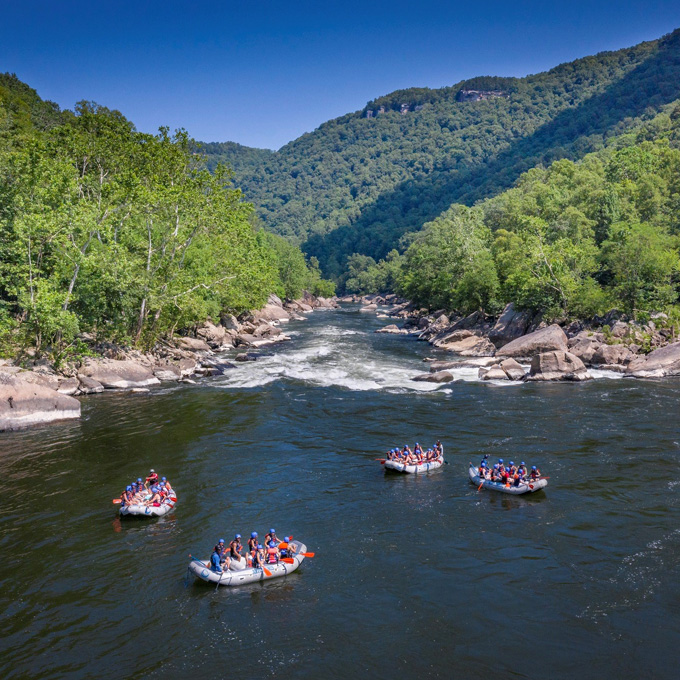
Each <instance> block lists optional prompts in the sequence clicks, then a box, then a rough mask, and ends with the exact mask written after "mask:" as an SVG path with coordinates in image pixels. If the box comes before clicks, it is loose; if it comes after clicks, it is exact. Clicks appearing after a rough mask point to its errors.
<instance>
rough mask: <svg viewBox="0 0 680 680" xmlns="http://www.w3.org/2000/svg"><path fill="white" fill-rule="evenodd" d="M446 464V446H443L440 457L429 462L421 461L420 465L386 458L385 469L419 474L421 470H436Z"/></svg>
mask: <svg viewBox="0 0 680 680" xmlns="http://www.w3.org/2000/svg"><path fill="white" fill-rule="evenodd" d="M442 465H444V447H442V452H441V455H440V456H439V458H435V460H431V461H430V462H429V463H420V464H419V465H404V464H403V463H400V462H399V461H396V460H386V461H385V469H386V470H394V471H395V472H406V473H408V474H410V475H417V474H420V473H421V472H429V471H430V470H436V469H437V468H440V467H441V466H442Z"/></svg>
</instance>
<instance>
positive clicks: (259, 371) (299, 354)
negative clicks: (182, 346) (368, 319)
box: [216, 325, 621, 394]
mask: <svg viewBox="0 0 680 680" xmlns="http://www.w3.org/2000/svg"><path fill="white" fill-rule="evenodd" d="M369 333H370V330H368V331H361V330H355V329H350V328H342V327H339V326H336V325H328V326H322V327H320V328H319V327H316V328H314V329H310V330H309V331H308V332H305V329H304V328H303V329H301V330H295V331H293V332H291V333H289V335H291V336H292V335H294V336H295V339H294V340H293V341H292V342H291V343H286V344H279V345H276V346H274V347H272V348H271V351H272V354H269V355H263V356H261V358H259V359H258V360H257V361H252V362H244V363H241V364H239V365H238V368H235V369H232V370H230V371H229V372H228V373H227V374H225V375H224V376H223V377H221V378H219V379H218V381H216V382H217V384H218V385H219V386H221V387H223V388H225V389H229V388H232V389H233V388H246V389H247V388H254V387H261V386H263V385H266V384H268V383H271V382H274V381H276V380H290V381H296V382H303V383H307V384H309V385H313V386H318V387H333V386H335V387H344V388H346V389H349V390H356V391H368V390H385V391H396V392H404V391H407V392H434V391H437V390H439V391H441V392H442V393H444V394H451V393H452V392H453V391H454V390H455V382H461V381H462V382H486V381H480V379H479V367H477V366H462V367H461V368H455V367H454V368H449V369H447V370H448V371H449V372H450V373H451V374H452V375H453V379H454V383H451V382H449V383H432V382H414V381H413V380H412V378H413V377H414V376H416V375H419V374H422V373H426V372H427V370H428V367H427V366H425V365H423V364H422V362H421V361H420V358H421V357H419V356H418V353H417V352H416V351H414V352H413V355H412V356H411V357H406V358H405V357H404V356H403V355H397V354H394V353H393V352H392V351H391V349H390V344H389V343H386V344H385V347H384V349H380V348H377V349H376V348H374V346H373V344H372V343H371V342H370V341H367V339H366V336H367V335H369ZM403 340H404V342H408V339H403ZM414 349H415V346H414ZM591 375H593V377H594V378H596V379H600V378H616V379H618V378H621V374H619V373H614V372H613V371H601V370H592V371H591ZM486 384H489V385H491V386H494V387H521V386H522V385H523V383H522V382H515V381H510V380H492V381H488V382H486Z"/></svg>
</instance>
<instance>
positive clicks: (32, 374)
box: [16, 371, 59, 390]
mask: <svg viewBox="0 0 680 680" xmlns="http://www.w3.org/2000/svg"><path fill="white" fill-rule="evenodd" d="M16 377H17V378H19V380H23V382H25V383H30V384H32V385H42V386H43V387H49V388H50V389H51V390H57V389H58V388H59V378H57V376H56V375H54V374H51V373H38V372H37V371H20V372H19V373H16Z"/></svg>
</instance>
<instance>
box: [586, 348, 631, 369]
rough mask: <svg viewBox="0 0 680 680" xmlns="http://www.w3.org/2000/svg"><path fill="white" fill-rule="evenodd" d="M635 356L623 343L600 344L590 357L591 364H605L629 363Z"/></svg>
mask: <svg viewBox="0 0 680 680" xmlns="http://www.w3.org/2000/svg"><path fill="white" fill-rule="evenodd" d="M634 358H635V354H633V352H631V351H630V350H629V349H628V348H627V347H626V346H625V345H601V346H600V347H598V348H597V351H596V352H595V353H594V354H593V356H592V357H591V359H590V363H591V364H593V366H602V365H605V364H621V365H625V364H629V363H630V362H631V361H632V360H633V359H634Z"/></svg>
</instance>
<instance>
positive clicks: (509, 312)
mask: <svg viewBox="0 0 680 680" xmlns="http://www.w3.org/2000/svg"><path fill="white" fill-rule="evenodd" d="M530 323H531V314H530V313H529V312H519V311H517V310H516V309H515V305H514V304H513V303H512V302H511V303H510V304H508V305H506V307H505V309H504V310H503V313H502V314H501V315H500V316H499V317H498V321H496V323H495V325H494V327H493V328H492V329H491V330H490V331H489V340H491V342H493V344H494V345H495V346H496V347H503V345H507V344H508V343H509V342H511V341H512V340H514V339H515V338H519V337H521V336H522V335H524V334H525V333H526V332H527V328H529V324H530Z"/></svg>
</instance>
